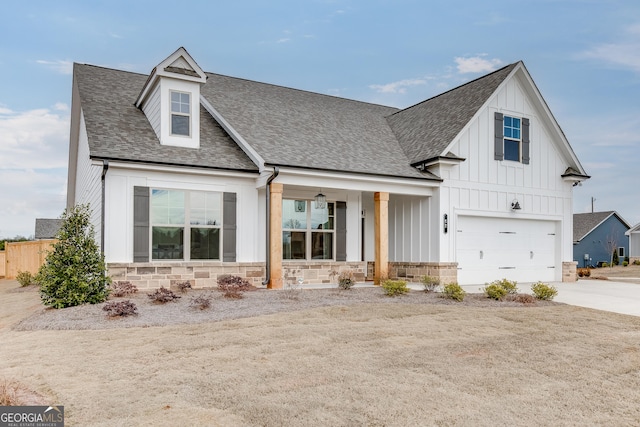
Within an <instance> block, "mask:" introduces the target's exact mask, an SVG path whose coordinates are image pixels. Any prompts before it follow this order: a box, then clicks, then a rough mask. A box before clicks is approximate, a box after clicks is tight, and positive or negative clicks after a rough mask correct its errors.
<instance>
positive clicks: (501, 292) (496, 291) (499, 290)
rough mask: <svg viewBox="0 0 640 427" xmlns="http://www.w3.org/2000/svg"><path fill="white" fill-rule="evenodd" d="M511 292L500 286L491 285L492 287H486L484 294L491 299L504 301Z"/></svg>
mask: <svg viewBox="0 0 640 427" xmlns="http://www.w3.org/2000/svg"><path fill="white" fill-rule="evenodd" d="M508 293H509V292H508V291H507V290H506V289H505V288H503V287H502V286H500V285H499V284H497V283H491V284H490V285H485V287H484V294H485V295H486V296H487V297H488V298H491V299H495V300H498V301H500V300H502V298H504V297H505V295H507V294H508Z"/></svg>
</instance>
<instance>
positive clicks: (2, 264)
mask: <svg viewBox="0 0 640 427" xmlns="http://www.w3.org/2000/svg"><path fill="white" fill-rule="evenodd" d="M6 269H7V255H6V254H5V252H4V251H0V277H4V275H5V270H6Z"/></svg>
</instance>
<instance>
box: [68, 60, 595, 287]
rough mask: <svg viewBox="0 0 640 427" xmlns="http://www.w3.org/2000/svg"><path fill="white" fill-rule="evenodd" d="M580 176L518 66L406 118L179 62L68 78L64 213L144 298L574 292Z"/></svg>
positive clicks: (407, 112) (88, 71)
mask: <svg viewBox="0 0 640 427" xmlns="http://www.w3.org/2000/svg"><path fill="white" fill-rule="evenodd" d="M588 178H589V177H588V176H587V174H586V172H585V171H584V169H583V167H582V165H581V164H580V162H579V161H578V158H577V157H576V155H575V153H574V152H573V150H572V148H571V146H570V144H569V142H568V141H567V139H566V137H565V135H564V133H563V132H562V130H561V129H560V127H559V125H558V123H557V122H556V120H555V119H554V117H553V115H552V114H551V111H550V110H549V108H548V106H547V104H546V103H545V101H544V99H543V98H542V96H541V94H540V92H539V91H538V89H537V87H536V85H535V84H534V82H533V80H532V78H531V76H530V75H529V73H528V71H527V69H526V68H525V66H524V64H523V63H522V62H517V63H514V64H511V65H508V66H506V67H503V68H501V69H499V70H497V71H495V72H492V73H490V74H488V75H486V76H483V77H480V78H478V79H476V80H473V81H470V82H468V83H466V84H464V85H462V86H460V87H457V88H455V89H452V90H450V91H447V92H445V93H443V94H440V95H438V96H435V97H433V98H431V99H428V100H426V101H424V102H421V103H419V104H417V105H414V106H411V107H409V108H405V109H397V108H393V107H388V106H383V105H375V104H370V103H366V102H360V101H354V100H349V99H344V98H338V97H334V96H328V95H324V94H319V93H312V92H307V91H303V90H297V89H292V88H287V87H282V86H276V85H272V84H266V83H259V82H255V81H250V80H246V79H241V78H235V77H229V76H224V75H219V74H214V73H208V72H204V71H203V70H202V69H201V68H200V67H199V66H198V64H197V63H196V61H195V60H194V59H193V58H192V57H191V56H190V55H189V53H188V52H187V51H186V50H185V49H184V48H179V49H178V50H176V51H175V52H174V53H172V54H171V55H169V56H168V57H167V58H166V59H164V60H163V61H162V62H160V63H159V64H158V65H157V66H156V67H155V68H154V69H153V70H151V72H150V74H149V75H142V74H136V73H131V72H126V71H120V70H114V69H108V68H103V67H98V66H93V65H83V64H74V72H73V95H72V112H71V137H70V150H69V179H68V205H69V206H72V205H74V204H77V203H89V204H90V206H91V207H92V213H93V216H92V221H93V223H94V225H95V228H96V230H97V234H98V236H96V237H97V239H98V240H99V242H100V245H101V248H102V249H103V252H104V255H105V260H106V262H107V265H108V269H109V273H110V275H111V276H112V278H113V279H114V280H129V281H131V282H134V283H136V284H137V285H138V286H139V287H141V288H145V287H158V286H169V285H171V283H172V282H175V281H178V280H181V281H184V280H190V281H192V283H193V285H194V286H213V285H215V283H216V278H217V277H218V276H219V275H221V274H238V275H241V276H243V277H247V278H249V279H251V280H252V281H253V283H254V284H258V285H259V284H266V285H267V287H269V288H281V287H282V286H283V285H286V284H287V283H289V282H290V281H293V280H295V281H298V280H300V281H302V282H304V283H323V282H329V281H330V280H331V279H332V271H341V270H345V269H349V270H351V271H352V272H354V273H355V274H356V277H357V278H358V279H359V280H364V278H365V277H368V278H370V279H376V280H377V279H380V278H384V277H406V278H410V279H411V278H419V277H420V276H422V275H425V274H428V275H430V276H434V277H438V278H440V279H441V281H443V282H453V281H458V282H459V283H463V284H465V283H469V284H473V283H484V282H487V281H491V280H495V279H499V278H503V277H506V278H509V279H513V280H518V281H536V280H544V281H560V280H575V269H576V263H575V262H574V261H573V259H572V250H571V249H572V246H571V243H572V240H571V235H572V215H573V212H572V187H573V186H574V185H577V184H578V183H579V182H581V181H583V180H585V179H588Z"/></svg>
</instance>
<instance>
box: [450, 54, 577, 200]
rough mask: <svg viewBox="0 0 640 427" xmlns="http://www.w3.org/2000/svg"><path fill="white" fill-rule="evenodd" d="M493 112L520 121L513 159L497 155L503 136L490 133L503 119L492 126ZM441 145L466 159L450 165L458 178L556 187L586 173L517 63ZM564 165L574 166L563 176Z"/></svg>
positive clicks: (552, 188)
mask: <svg viewBox="0 0 640 427" xmlns="http://www.w3.org/2000/svg"><path fill="white" fill-rule="evenodd" d="M496 113H497V114H496ZM496 116H501V117H510V118H515V119H517V120H519V121H520V123H521V127H522V138H521V139H522V142H521V148H520V149H521V150H522V151H521V159H520V160H519V161H509V160H506V159H504V158H503V156H500V158H498V156H497V154H496V150H497V148H496V146H497V144H498V143H499V144H502V143H503V137H502V135H498V137H496V136H497V134H498V132H499V131H500V132H502V130H503V129H502V125H503V124H502V123H500V126H499V129H498V126H497V124H496ZM525 132H526V135H527V141H526V144H525ZM525 147H526V150H525ZM446 150H448V151H451V152H453V153H455V154H456V155H457V156H459V157H462V158H465V159H466V161H465V162H462V163H460V164H459V166H458V167H457V168H455V169H453V170H452V175H451V177H450V178H451V179H456V180H461V181H473V182H479V183H486V184H497V185H507V186H516V187H526V188H532V189H539V190H551V191H561V190H562V189H563V187H564V184H565V182H564V180H565V179H577V180H582V179H585V178H588V177H587V176H586V174H584V170H583V168H582V166H581V165H580V163H579V162H578V161H577V158H576V157H575V155H574V154H573V151H572V150H571V147H570V146H569V143H568V141H567V140H566V138H565V136H564V134H563V133H562V132H561V131H559V127H557V124H556V123H555V120H554V119H553V116H551V115H550V113H549V111H548V109H547V108H546V104H544V103H543V102H542V101H541V97H539V96H538V93H537V90H536V89H535V86H532V85H531V81H530V79H529V77H528V74H527V73H526V70H525V69H524V66H523V65H521V63H518V64H517V66H516V67H514V68H513V69H512V73H511V74H510V75H509V76H508V77H507V78H505V79H504V80H503V81H502V82H501V84H500V85H499V86H498V88H497V89H496V90H495V92H494V93H493V94H492V95H491V96H490V97H489V98H488V99H487V102H486V103H485V104H484V105H483V107H482V108H480V109H479V110H478V112H477V113H476V115H475V116H474V117H473V118H472V119H471V120H470V121H469V123H467V124H466V125H465V127H464V128H463V129H462V130H461V132H460V134H459V135H457V136H456V137H455V138H454V139H453V141H452V142H451V143H450V144H449V145H448V146H447V147H446ZM568 168H572V169H574V170H576V171H579V172H578V175H577V176H576V177H573V176H572V177H571V178H566V176H567V175H566V171H567V170H568ZM535 203H538V202H535ZM539 203H545V202H544V201H540V202H539Z"/></svg>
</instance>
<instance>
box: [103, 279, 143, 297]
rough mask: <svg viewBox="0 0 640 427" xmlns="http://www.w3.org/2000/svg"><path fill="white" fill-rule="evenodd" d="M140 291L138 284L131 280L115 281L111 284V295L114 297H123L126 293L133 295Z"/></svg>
mask: <svg viewBox="0 0 640 427" xmlns="http://www.w3.org/2000/svg"><path fill="white" fill-rule="evenodd" d="M137 292H138V288H137V287H136V285H134V284H132V283H131V282H115V283H112V284H111V292H110V295H112V296H114V297H117V298H119V297H123V296H125V295H132V294H135V293H137Z"/></svg>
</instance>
